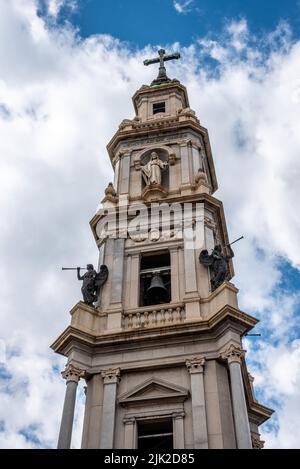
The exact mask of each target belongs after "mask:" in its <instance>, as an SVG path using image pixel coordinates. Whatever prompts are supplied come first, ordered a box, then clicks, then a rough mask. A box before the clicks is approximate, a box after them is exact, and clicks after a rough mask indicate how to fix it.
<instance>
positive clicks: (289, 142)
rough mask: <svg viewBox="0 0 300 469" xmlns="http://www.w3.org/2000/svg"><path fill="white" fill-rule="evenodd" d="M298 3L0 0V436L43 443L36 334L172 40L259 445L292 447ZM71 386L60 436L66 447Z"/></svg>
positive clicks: (57, 382) (52, 323) (173, 69)
mask: <svg viewBox="0 0 300 469" xmlns="http://www.w3.org/2000/svg"><path fill="white" fill-rule="evenodd" d="M299 19H300V4H299V2H298V1H291V0H286V1H285V2H281V1H272V2H267V1H266V2H264V8H262V7H261V2H258V1H256V0H255V1H254V0H252V1H250V0H248V1H243V2H242V1H231V2H228V1H221V0H218V1H217V0H210V1H204V0H194V1H188V0H186V1H183V0H178V1H173V0H160V1H158V0H152V1H151V2H150V1H147V0H145V1H143V2H140V1H139V2H138V1H136V0H131V1H127V2H125V1H121V0H115V1H114V2H111V1H108V0H107V1H106V0H103V1H96V0H79V1H76V0H0V135H1V138H0V169H1V170H0V184H1V188H2V191H1V193H0V208H1V230H0V255H1V263H0V311H1V313H0V447H1V448H54V447H55V446H56V442H57V436H58V431H59V422H60V417H61V411H62V405H63V398H64V392H65V383H64V381H63V380H62V378H61V376H60V371H61V370H62V369H63V368H64V364H65V359H64V358H63V357H60V356H56V355H55V354H54V353H53V352H52V350H51V349H50V348H49V346H50V344H51V343H52V342H53V341H54V340H55V339H56V337H57V336H58V335H59V334H60V333H61V332H62V331H63V330H64V328H66V327H67V325H68V324H69V321H70V317H69V314H68V311H69V310H70V309H71V308H72V306H73V305H74V304H75V303H76V302H77V301H78V300H79V299H80V285H79V284H78V282H77V280H76V279H75V276H74V275H73V274H72V273H62V272H61V266H63V265H85V264H86V263H87V262H92V263H94V264H96V263H97V249H96V245H95V244H94V240H93V236H92V233H91V231H90V228H89V221H90V219H91V218H92V216H93V215H94V214H95V211H96V209H97V206H98V204H99V201H100V200H101V199H102V197H103V191H104V188H105V187H106V185H107V183H108V182H109V181H111V180H112V169H111V166H110V162H109V158H108V155H107V152H106V144H107V143H108V141H109V140H110V138H111V137H112V135H113V134H114V132H115V131H116V129H117V128H118V125H119V123H120V122H121V121H122V120H123V119H124V118H132V117H133V116H134V110H133V106H132V102H131V96H132V95H133V94H134V92H135V91H136V90H137V89H138V88H139V87H140V86H141V85H142V84H144V83H150V82H151V80H152V79H153V78H154V76H155V74H156V70H155V69H154V67H153V66H152V67H144V66H143V60H144V59H145V58H149V57H152V56H154V55H156V53H157V49H158V48H159V47H164V48H165V49H166V50H167V51H169V52H172V51H175V50H179V51H180V53H181V56H182V58H181V60H180V61H176V63H170V62H169V63H168V75H169V76H171V77H172V78H177V79H179V80H180V81H181V82H182V83H183V84H185V85H186V87H187V89H188V93H189V100H190V105H191V107H192V109H194V110H195V111H196V113H197V115H198V117H199V119H200V122H201V123H202V125H204V126H205V127H206V128H208V130H209V135H210V140H211V145H212V151H213V157H214V161H215V166H216V172H217V178H218V182H219V190H218V191H217V193H216V194H215V195H216V197H218V198H219V199H221V200H222V201H223V203H224V208H225V214H226V219H227V224H228V230H229V235H230V238H231V239H235V238H237V237H238V236H240V235H242V234H243V235H244V237H245V239H244V240H243V241H241V242H240V243H237V244H236V245H235V258H234V267H235V273H236V275H235V277H234V279H233V282H234V283H235V285H236V286H237V287H238V288H239V290H240V292H239V305H240V308H241V309H242V310H244V311H246V312H247V313H249V314H251V315H254V316H256V317H258V318H259V319H260V323H259V324H258V326H257V327H256V328H255V331H253V332H255V333H261V337H256V338H250V337H249V338H247V339H245V340H244V342H243V345H244V348H245V349H246V350H247V363H248V368H249V371H250V372H251V374H252V375H254V377H255V381H254V384H255V389H256V394H257V397H258V398H259V400H260V401H261V402H262V403H264V404H266V405H268V406H271V407H272V408H274V409H275V411H276V412H275V414H274V416H273V417H272V419H271V420H270V422H268V423H267V424H265V425H264V426H263V427H261V433H262V439H264V440H265V441H266V447H267V448H299V447H300V432H299V420H300V406H299V402H300V340H299V311H300V292H299V284H300V282H299V281H300V272H299V267H300V250H299V249H298V244H299V235H300V220H299V216H298V204H299V196H300V186H299V177H300V157H299V147H300V112H299V108H300V37H299ZM83 384H84V383H81V384H80V386H79V393H78V402H77V408H76V409H77V410H76V419H75V425H74V434H73V439H72V447H73V448H78V447H80V438H81V431H82V418H83V404H84V394H83Z"/></svg>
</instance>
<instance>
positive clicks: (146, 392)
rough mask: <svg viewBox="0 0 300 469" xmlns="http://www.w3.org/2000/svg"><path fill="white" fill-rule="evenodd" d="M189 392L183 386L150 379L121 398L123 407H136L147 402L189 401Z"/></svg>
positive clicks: (120, 401)
mask: <svg viewBox="0 0 300 469" xmlns="http://www.w3.org/2000/svg"><path fill="white" fill-rule="evenodd" d="M188 395H189V391H188V390H187V389H185V388H183V387H181V386H177V385H174V384H173V383H169V382H167V381H164V380H161V379H157V378H150V379H148V380H147V381H144V382H143V383H141V384H140V385H138V386H136V387H135V388H133V389H131V390H130V391H128V392H127V393H125V394H123V395H122V396H120V398H119V403H120V404H121V405H130V404H131V405H134V404H138V403H145V401H148V402H149V403H150V401H152V402H153V401H155V402H157V401H159V400H164V401H165V400H168V401H172V402H174V401H177V402H183V401H184V400H185V399H187V397H188Z"/></svg>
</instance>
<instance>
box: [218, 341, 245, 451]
mask: <svg viewBox="0 0 300 469" xmlns="http://www.w3.org/2000/svg"><path fill="white" fill-rule="evenodd" d="M244 356H245V351H244V350H243V349H242V348H241V347H239V346H236V345H234V344H231V345H230V346H229V347H228V348H227V349H226V350H225V352H224V353H222V355H221V358H223V359H224V360H227V363H228V365H229V373H230V384H231V397H232V407H233V418H234V425H235V435H236V441H237V447H238V448H239V449H249V448H252V443H251V435H250V425H249V418H248V412H247V405H246V399H245V391H244V385H243V378H242V371H241V362H242V359H243V358H244Z"/></svg>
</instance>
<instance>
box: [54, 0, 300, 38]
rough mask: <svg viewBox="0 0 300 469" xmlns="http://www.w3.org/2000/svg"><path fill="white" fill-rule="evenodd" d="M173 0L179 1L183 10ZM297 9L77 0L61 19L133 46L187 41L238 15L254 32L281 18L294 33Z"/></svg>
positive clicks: (219, 0)
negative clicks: (74, 7)
mask: <svg viewBox="0 0 300 469" xmlns="http://www.w3.org/2000/svg"><path fill="white" fill-rule="evenodd" d="M175 3H177V4H179V5H182V8H183V11H182V13H180V12H179V11H177V10H176V9H175V8H174V5H175ZM184 5H186V6H184ZM179 8H180V7H179ZM299 10H300V2H299V0H285V1H282V0H273V1H271V0H269V1H268V0H265V1H261V0H247V1H242V0H230V1H228V0H193V1H191V2H189V1H184V0H178V1H177V2H175V1H174V0H151V1H145V0H142V1H141V0H113V1H112V0H79V2H78V8H76V9H75V10H74V11H73V13H72V12H71V11H70V8H69V7H65V8H64V9H63V10H62V11H61V16H60V19H61V21H63V20H65V19H66V18H67V19H68V20H69V21H71V23H72V24H73V25H75V26H76V27H78V28H79V31H80V35H81V36H82V37H88V36H90V35H91V34H98V33H101V34H103V33H106V34H111V35H112V36H114V37H117V38H119V39H120V40H122V41H129V42H130V43H131V44H132V46H133V47H134V46H138V47H143V46H145V45H147V44H149V43H150V44H154V45H155V44H167V43H174V42H177V41H179V42H180V43H181V44H182V45H185V46H186V45H189V44H190V43H192V42H193V41H195V39H197V37H199V36H204V35H206V34H208V33H210V34H212V35H217V34H218V33H220V32H221V31H222V29H223V28H224V23H225V22H228V21H230V20H231V19H233V18H234V19H235V20H236V19H238V18H242V17H245V18H247V21H248V25H249V29H250V30H251V31H252V32H253V33H254V34H262V33H265V32H266V31H271V30H273V29H275V27H276V26H277V24H278V22H279V21H283V20H286V21H288V22H289V23H290V24H291V25H292V26H293V29H294V32H295V34H296V35H299V34H300V28H299V24H300V19H299Z"/></svg>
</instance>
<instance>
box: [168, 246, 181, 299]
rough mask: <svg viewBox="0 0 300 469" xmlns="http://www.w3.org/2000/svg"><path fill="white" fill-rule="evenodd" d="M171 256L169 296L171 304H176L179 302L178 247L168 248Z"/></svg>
mask: <svg viewBox="0 0 300 469" xmlns="http://www.w3.org/2000/svg"><path fill="white" fill-rule="evenodd" d="M170 256H171V295H172V302H174V303H178V302H179V301H180V290H179V289H180V286H179V285H180V283H179V282H180V275H179V259H178V246H176V247H172V248H170Z"/></svg>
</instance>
